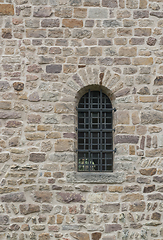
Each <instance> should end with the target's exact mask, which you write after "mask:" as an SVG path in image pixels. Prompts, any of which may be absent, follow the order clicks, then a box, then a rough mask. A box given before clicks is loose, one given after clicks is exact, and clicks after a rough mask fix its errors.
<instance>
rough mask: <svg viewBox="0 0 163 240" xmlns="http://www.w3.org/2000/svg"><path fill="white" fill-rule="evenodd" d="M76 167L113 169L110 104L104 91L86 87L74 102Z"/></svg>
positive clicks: (89, 169) (79, 169) (111, 110)
mask: <svg viewBox="0 0 163 240" xmlns="http://www.w3.org/2000/svg"><path fill="white" fill-rule="evenodd" d="M77 110H78V171H88V172H93V171H98V172H102V171H112V170H113V152H114V150H113V128H112V112H113V110H114V109H113V108H112V104H111V101H110V99H109V98H108V96H107V95H106V94H104V93H103V92H102V90H100V91H91V90H89V91H88V92H87V93H85V94H84V95H83V96H82V97H81V99H80V101H79V104H78V108H77Z"/></svg>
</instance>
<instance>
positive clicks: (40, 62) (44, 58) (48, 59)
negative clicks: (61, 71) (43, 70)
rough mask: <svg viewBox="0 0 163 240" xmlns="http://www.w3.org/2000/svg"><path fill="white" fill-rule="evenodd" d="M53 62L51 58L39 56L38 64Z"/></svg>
mask: <svg viewBox="0 0 163 240" xmlns="http://www.w3.org/2000/svg"><path fill="white" fill-rule="evenodd" d="M52 62H53V58H50V57H44V56H40V58H39V61H38V63H39V64H49V63H52Z"/></svg>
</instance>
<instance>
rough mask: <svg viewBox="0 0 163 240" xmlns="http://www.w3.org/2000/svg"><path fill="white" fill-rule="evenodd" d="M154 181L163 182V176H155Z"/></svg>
mask: <svg viewBox="0 0 163 240" xmlns="http://www.w3.org/2000/svg"><path fill="white" fill-rule="evenodd" d="M153 181H154V182H158V183H163V176H154V177H153Z"/></svg>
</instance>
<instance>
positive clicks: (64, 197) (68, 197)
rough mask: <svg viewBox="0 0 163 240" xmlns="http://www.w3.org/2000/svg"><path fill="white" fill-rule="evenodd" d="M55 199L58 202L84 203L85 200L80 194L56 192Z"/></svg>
mask: <svg viewBox="0 0 163 240" xmlns="http://www.w3.org/2000/svg"><path fill="white" fill-rule="evenodd" d="M56 199H57V201H58V202H62V203H70V202H85V198H84V197H83V196H82V195H81V194H80V193H73V192H72V193H69V192H57V196H56Z"/></svg>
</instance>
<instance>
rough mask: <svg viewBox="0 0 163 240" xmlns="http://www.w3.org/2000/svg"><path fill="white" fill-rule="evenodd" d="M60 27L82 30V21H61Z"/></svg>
mask: <svg viewBox="0 0 163 240" xmlns="http://www.w3.org/2000/svg"><path fill="white" fill-rule="evenodd" d="M62 27H68V28H82V27H83V21H82V20H77V19H63V20H62Z"/></svg>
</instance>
